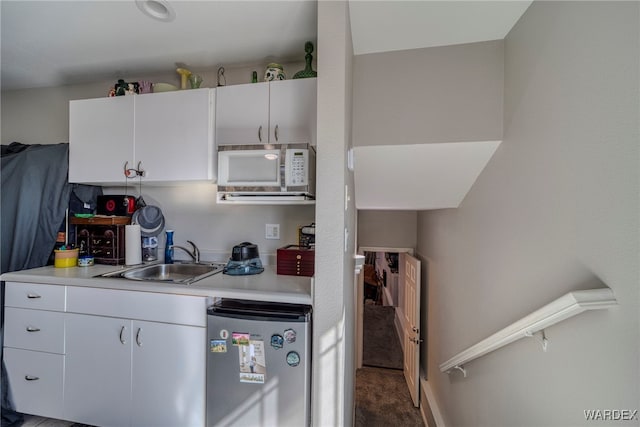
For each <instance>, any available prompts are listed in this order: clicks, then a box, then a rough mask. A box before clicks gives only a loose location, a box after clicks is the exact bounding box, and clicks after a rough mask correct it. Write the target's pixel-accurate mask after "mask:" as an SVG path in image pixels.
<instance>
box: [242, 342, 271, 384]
mask: <svg viewBox="0 0 640 427" xmlns="http://www.w3.org/2000/svg"><path fill="white" fill-rule="evenodd" d="M238 358H239V363H240V382H242V383H255V384H264V380H265V376H266V374H267V363H266V360H265V356H264V341H261V340H250V341H249V344H248V345H239V346H238Z"/></svg>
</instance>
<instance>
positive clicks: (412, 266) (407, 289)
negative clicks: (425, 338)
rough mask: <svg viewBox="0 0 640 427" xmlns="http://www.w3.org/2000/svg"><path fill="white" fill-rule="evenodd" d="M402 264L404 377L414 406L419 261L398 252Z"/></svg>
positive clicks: (417, 371)
mask: <svg viewBox="0 0 640 427" xmlns="http://www.w3.org/2000/svg"><path fill="white" fill-rule="evenodd" d="M400 262H401V263H402V265H403V266H404V274H403V279H404V325H403V329H404V331H403V334H404V378H405V380H406V381H407V386H409V393H410V394H411V399H412V400H413V405H414V406H415V407H418V406H420V394H419V388H420V342H422V340H421V339H420V261H419V260H417V259H416V258H414V257H412V256H411V255H409V254H406V253H402V254H400Z"/></svg>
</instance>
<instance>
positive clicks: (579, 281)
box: [418, 2, 640, 427]
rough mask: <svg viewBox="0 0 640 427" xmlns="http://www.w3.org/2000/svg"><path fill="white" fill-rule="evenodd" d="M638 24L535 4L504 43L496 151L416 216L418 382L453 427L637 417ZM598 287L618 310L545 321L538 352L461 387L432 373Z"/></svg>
mask: <svg viewBox="0 0 640 427" xmlns="http://www.w3.org/2000/svg"><path fill="white" fill-rule="evenodd" d="M639 16H640V12H639V3H638V2H534V3H533V4H532V6H531V7H530V8H529V9H528V10H527V12H525V14H524V15H523V17H522V18H521V19H520V21H519V22H518V23H517V24H516V25H515V27H514V28H513V29H512V31H511V32H510V33H509V35H508V36H507V37H506V39H505V45H504V46H505V51H504V58H505V71H504V75H505V89H504V94H505V98H504V99H505V100H504V138H503V142H502V144H501V146H500V147H499V149H498V151H497V152H496V154H495V155H494V157H493V158H492V160H491V161H490V162H489V164H488V166H487V167H486V168H485V170H484V171H483V172H482V174H481V175H480V177H479V178H478V180H477V181H476V183H475V185H474V187H473V188H472V189H471V191H470V192H469V194H468V195H467V197H466V198H465V200H464V201H463V203H462V204H461V205H460V207H459V208H458V209H455V210H441V211H430V212H427V211H425V212H420V213H419V214H418V254H419V256H420V257H421V259H423V261H425V264H426V267H425V273H426V276H427V278H428V280H427V287H428V299H426V300H423V305H425V304H428V340H429V341H428V349H429V354H428V367H427V376H428V378H429V383H430V384H431V387H432V389H433V391H434V395H435V399H436V400H437V402H438V404H439V406H440V408H441V409H442V410H443V412H444V415H445V418H446V421H447V425H449V426H456V427H459V426H496V425H502V426H509V425H519V426H541V425H544V426H568V425H572V426H574V425H588V424H589V425H590V424H594V425H599V424H598V423H592V422H590V421H587V420H586V417H585V412H584V411H586V410H598V409H599V410H603V411H604V410H631V411H633V410H636V409H639V408H638V402H640V392H639V385H638V381H637V378H639V377H640V372H639V363H638V360H640V355H639V339H640V338H639V337H640V330H639V325H638V323H639V322H638V320H639V318H638V312H639V311H640V310H639V306H638V302H639V293H638V292H639V287H638V283H639V280H640V272H639V267H638V254H639V242H640V235H639V229H640V224H639V213H640V209H639V204H640V202H639V194H640V188H639V174H638V171H639V170H640V168H639V160H640V158H639V145H638V140H639V134H638V118H639V117H640V109H639V105H638V103H639V97H638V93H639V76H640V75H639V70H638V66H639V63H640V57H639V54H640V43H639V40H640V37H639V28H638V22H639ZM603 284H604V285H607V286H609V287H610V288H611V289H612V290H613V292H614V293H615V296H616V298H617V300H618V302H619V306H617V307H614V308H611V309H608V310H603V311H597V312H587V313H583V314H580V315H579V316H576V317H574V318H571V319H569V320H567V321H564V322H562V323H559V324H557V325H555V326H553V327H551V328H549V329H548V330H547V331H546V336H547V338H548V339H549V340H550V344H549V349H548V351H547V352H546V353H545V352H543V351H542V349H541V346H540V344H539V343H538V342H537V341H535V340H520V341H518V342H516V343H513V344H510V345H508V346H506V347H504V348H502V349H500V350H498V351H495V352H493V353H490V354H488V355H486V356H484V357H482V358H480V359H477V360H475V361H472V362H471V363H469V364H468V365H467V366H466V368H467V372H468V377H467V378H462V375H460V374H459V373H453V374H451V375H446V374H443V373H441V372H440V371H439V370H438V365H439V364H440V363H442V362H443V361H445V360H447V359H449V358H450V357H452V356H453V355H455V354H456V353H458V352H460V351H462V350H464V349H465V348H467V347H469V346H471V345H473V344H475V343H476V342H478V341H480V340H482V339H484V338H486V337H487V336H489V335H491V334H492V333H494V332H496V331H498V330H500V329H501V328H503V327H505V326H507V325H509V324H510V323H512V322H514V321H516V320H518V319H520V318H521V317H524V316H525V315H527V314H529V313H530V312H532V311H534V310H536V309H538V308H540V307H542V306H543V305H545V304H547V303H548V302H550V301H552V300H554V299H556V298H558V297H560V296H561V295H563V294H565V293H567V292H569V291H573V290H580V289H589V288H594V287H599V286H603ZM601 420H602V419H601ZM631 421H632V422H630V423H629V425H637V424H638V418H637V417H636V418H635V419H633V420H631ZM601 423H602V421H601Z"/></svg>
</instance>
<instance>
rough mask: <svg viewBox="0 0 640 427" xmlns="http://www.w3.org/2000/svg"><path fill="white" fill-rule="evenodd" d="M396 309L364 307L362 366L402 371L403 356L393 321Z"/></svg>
mask: <svg viewBox="0 0 640 427" xmlns="http://www.w3.org/2000/svg"><path fill="white" fill-rule="evenodd" d="M394 317H395V308H394V307H390V306H382V305H365V306H364V322H363V323H364V326H363V343H362V364H363V365H365V366H375V367H378V368H389V369H402V368H403V365H402V364H403V356H402V347H400V340H399V339H398V335H397V334H396V329H395V326H394V325H393V320H394Z"/></svg>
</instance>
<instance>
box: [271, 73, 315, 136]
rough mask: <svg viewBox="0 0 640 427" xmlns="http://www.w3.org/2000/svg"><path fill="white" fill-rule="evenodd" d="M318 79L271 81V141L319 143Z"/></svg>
mask: <svg viewBox="0 0 640 427" xmlns="http://www.w3.org/2000/svg"><path fill="white" fill-rule="evenodd" d="M316 101H317V95H316V79H314V78H307V79H296V80H281V81H274V82H271V83H270V91H269V123H270V127H269V141H270V142H271V143H297V142H306V143H309V144H312V145H315V144H316V138H315V134H316V108H317V107H316V105H317V102H316Z"/></svg>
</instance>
